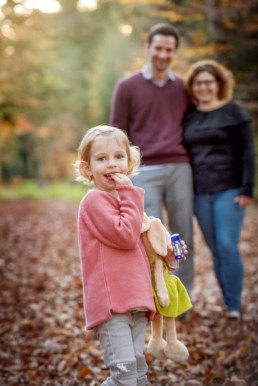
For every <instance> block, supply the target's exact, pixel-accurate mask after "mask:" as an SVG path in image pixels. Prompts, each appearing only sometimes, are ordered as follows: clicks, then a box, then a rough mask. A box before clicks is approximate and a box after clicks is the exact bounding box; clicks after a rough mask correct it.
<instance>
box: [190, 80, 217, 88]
mask: <svg viewBox="0 0 258 386" xmlns="http://www.w3.org/2000/svg"><path fill="white" fill-rule="evenodd" d="M215 82H217V81H216V79H209V80H196V81H194V82H193V86H194V87H200V86H202V85H204V86H210V85H211V84H213V83H215Z"/></svg>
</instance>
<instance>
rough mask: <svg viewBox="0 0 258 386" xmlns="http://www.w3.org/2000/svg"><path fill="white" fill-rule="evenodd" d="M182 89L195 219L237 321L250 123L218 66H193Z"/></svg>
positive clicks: (250, 168) (249, 187)
mask: <svg viewBox="0 0 258 386" xmlns="http://www.w3.org/2000/svg"><path fill="white" fill-rule="evenodd" d="M185 86H186V89H187V91H188V93H189V95H190V97H191V98H192V101H193V103H194V105H195V106H194V107H193V108H192V109H190V111H189V112H188V113H187V114H186V117H185V142H186V146H187V147H188V149H189V152H190V156H191V162H192V167H193V175H194V189H195V196H194V208H195V215H196V217H197V219H198V222H199V225H200V228H201V230H202V232H203V235H204V238H205V241H206V243H207V244H208V246H209V248H210V250H211V252H212V256H213V265H214V271H215V275H216V277H217V280H218V283H219V286H220V288H221V290H222V294H223V298H224V302H225V305H226V307H227V312H228V317H229V319H239V318H240V311H241V294H242V289H243V276H244V270H243V263H242V259H241V256H240V254H239V250H238V242H239V238H240V232H241V228H242V224H243V219H244V215H245V210H246V206H247V205H249V204H251V203H252V202H253V200H252V196H253V186H254V146H253V137H252V127H251V120H250V117H249V116H248V114H247V112H246V111H245V110H244V109H243V108H242V107H240V106H238V105H237V104H236V103H234V102H232V101H231V98H232V93H233V86H234V80H233V76H232V74H231V72H230V71H229V70H227V69H226V68H225V67H224V66H222V65H220V64H218V63H217V62H215V61H212V60H204V61H200V62H197V63H195V64H194V65H192V67H191V68H190V69H189V71H188V73H187V74H186V77H185Z"/></svg>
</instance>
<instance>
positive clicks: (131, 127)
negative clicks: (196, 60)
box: [110, 73, 189, 165]
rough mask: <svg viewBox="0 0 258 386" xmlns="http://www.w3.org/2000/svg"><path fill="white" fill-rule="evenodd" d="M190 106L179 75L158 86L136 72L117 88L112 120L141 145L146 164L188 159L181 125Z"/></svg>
mask: <svg viewBox="0 0 258 386" xmlns="http://www.w3.org/2000/svg"><path fill="white" fill-rule="evenodd" d="M187 106H188V98H187V95H186V92H185V90H184V87H183V82H182V80H181V79H180V78H178V77H176V79H175V80H174V81H172V80H168V82H167V83H166V84H165V86H163V87H158V86H156V85H155V84H154V83H153V82H152V81H151V80H146V79H144V78H143V76H142V74H141V73H137V74H134V75H132V76H130V77H129V78H125V79H123V80H121V81H120V82H119V83H118V85H117V87H116V88H115V91H114V96H113V104H112V109H111V117H110V123H111V124H112V125H113V126H117V127H119V128H121V129H123V130H125V131H126V132H127V134H128V136H129V139H130V141H131V142H132V144H133V145H136V146H139V147H140V150H141V154H142V160H143V164H145V165H156V164H163V163H174V162H175V163H179V162H188V161H189V158H188V155H187V152H186V150H185V148H184V145H183V126H182V118H183V115H184V113H185V111H186V108H187Z"/></svg>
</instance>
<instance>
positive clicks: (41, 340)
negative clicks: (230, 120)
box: [0, 201, 258, 386]
mask: <svg viewBox="0 0 258 386" xmlns="http://www.w3.org/2000/svg"><path fill="white" fill-rule="evenodd" d="M76 216H77V207H76V206H71V205H68V204H64V203H61V202H51V201H49V202H43V203H37V202H26V201H13V202H7V203H5V204H3V203H2V204H0V267H1V272H0V275H1V276H0V289H1V307H0V350H1V351H0V386H21V385H26V386H32V385H38V386H39V385H44V386H46V385H51V386H79V385H80V386H82V385H91V386H95V385H96V386H98V385H100V384H101V382H102V381H103V380H104V379H105V377H106V375H107V371H106V369H105V367H104V365H103V361H102V356H101V353H100V350H99V346H98V342H97V341H95V340H94V337H93V336H92V334H91V333H89V332H85V331H84V317H83V311H82V291H81V279H80V267H79V258H78V250H77V239H76ZM195 249H196V251H197V253H196V266H197V272H196V277H195V285H194V289H193V292H192V299H193V306H194V307H193V313H192V315H191V317H190V319H189V320H185V321H182V320H178V321H177V331H178V335H179V338H180V339H182V340H183V341H185V342H186V344H187V346H188V348H189V351H190V359H189V360H188V361H187V362H186V363H183V364H176V363H173V362H171V361H165V362H160V361H158V360H154V359H153V358H152V357H150V356H149V355H146V356H147V360H148V363H149V367H150V369H149V384H148V385H149V386H150V385H155V386H159V385H166V386H169V385H175V386H202V385H208V386H215V385H224V386H245V385H246V386H258V334H257V331H258V208H257V207H256V208H252V210H250V211H249V212H248V215H247V217H246V219H245V224H244V229H243V232H242V239H241V244H240V249H241V252H242V254H243V257H244V263H245V289H244V293H243V318H242V320H241V322H228V321H227V319H226V318H225V314H224V310H223V306H222V301H221V296H220V292H219V290H218V287H217V284H216V281H215V279H214V275H213V272H212V270H211V264H210V259H209V252H208V250H207V248H206V246H205V245H204V243H203V241H202V238H201V235H200V232H199V231H198V229H197V227H195ZM147 335H149V330H148V333H147ZM147 337H148V336H147Z"/></svg>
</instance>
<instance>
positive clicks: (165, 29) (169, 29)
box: [147, 23, 180, 48]
mask: <svg viewBox="0 0 258 386" xmlns="http://www.w3.org/2000/svg"><path fill="white" fill-rule="evenodd" d="M155 35H165V36H173V37H174V38H175V40H176V48H178V47H179V43H180V37H179V33H178V31H177V29H176V28H175V27H174V26H172V25H171V24H167V23H160V24H155V25H154V26H153V27H151V29H150V30H149V33H148V38H147V42H148V44H151V42H152V40H153V38H154V36H155Z"/></svg>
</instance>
